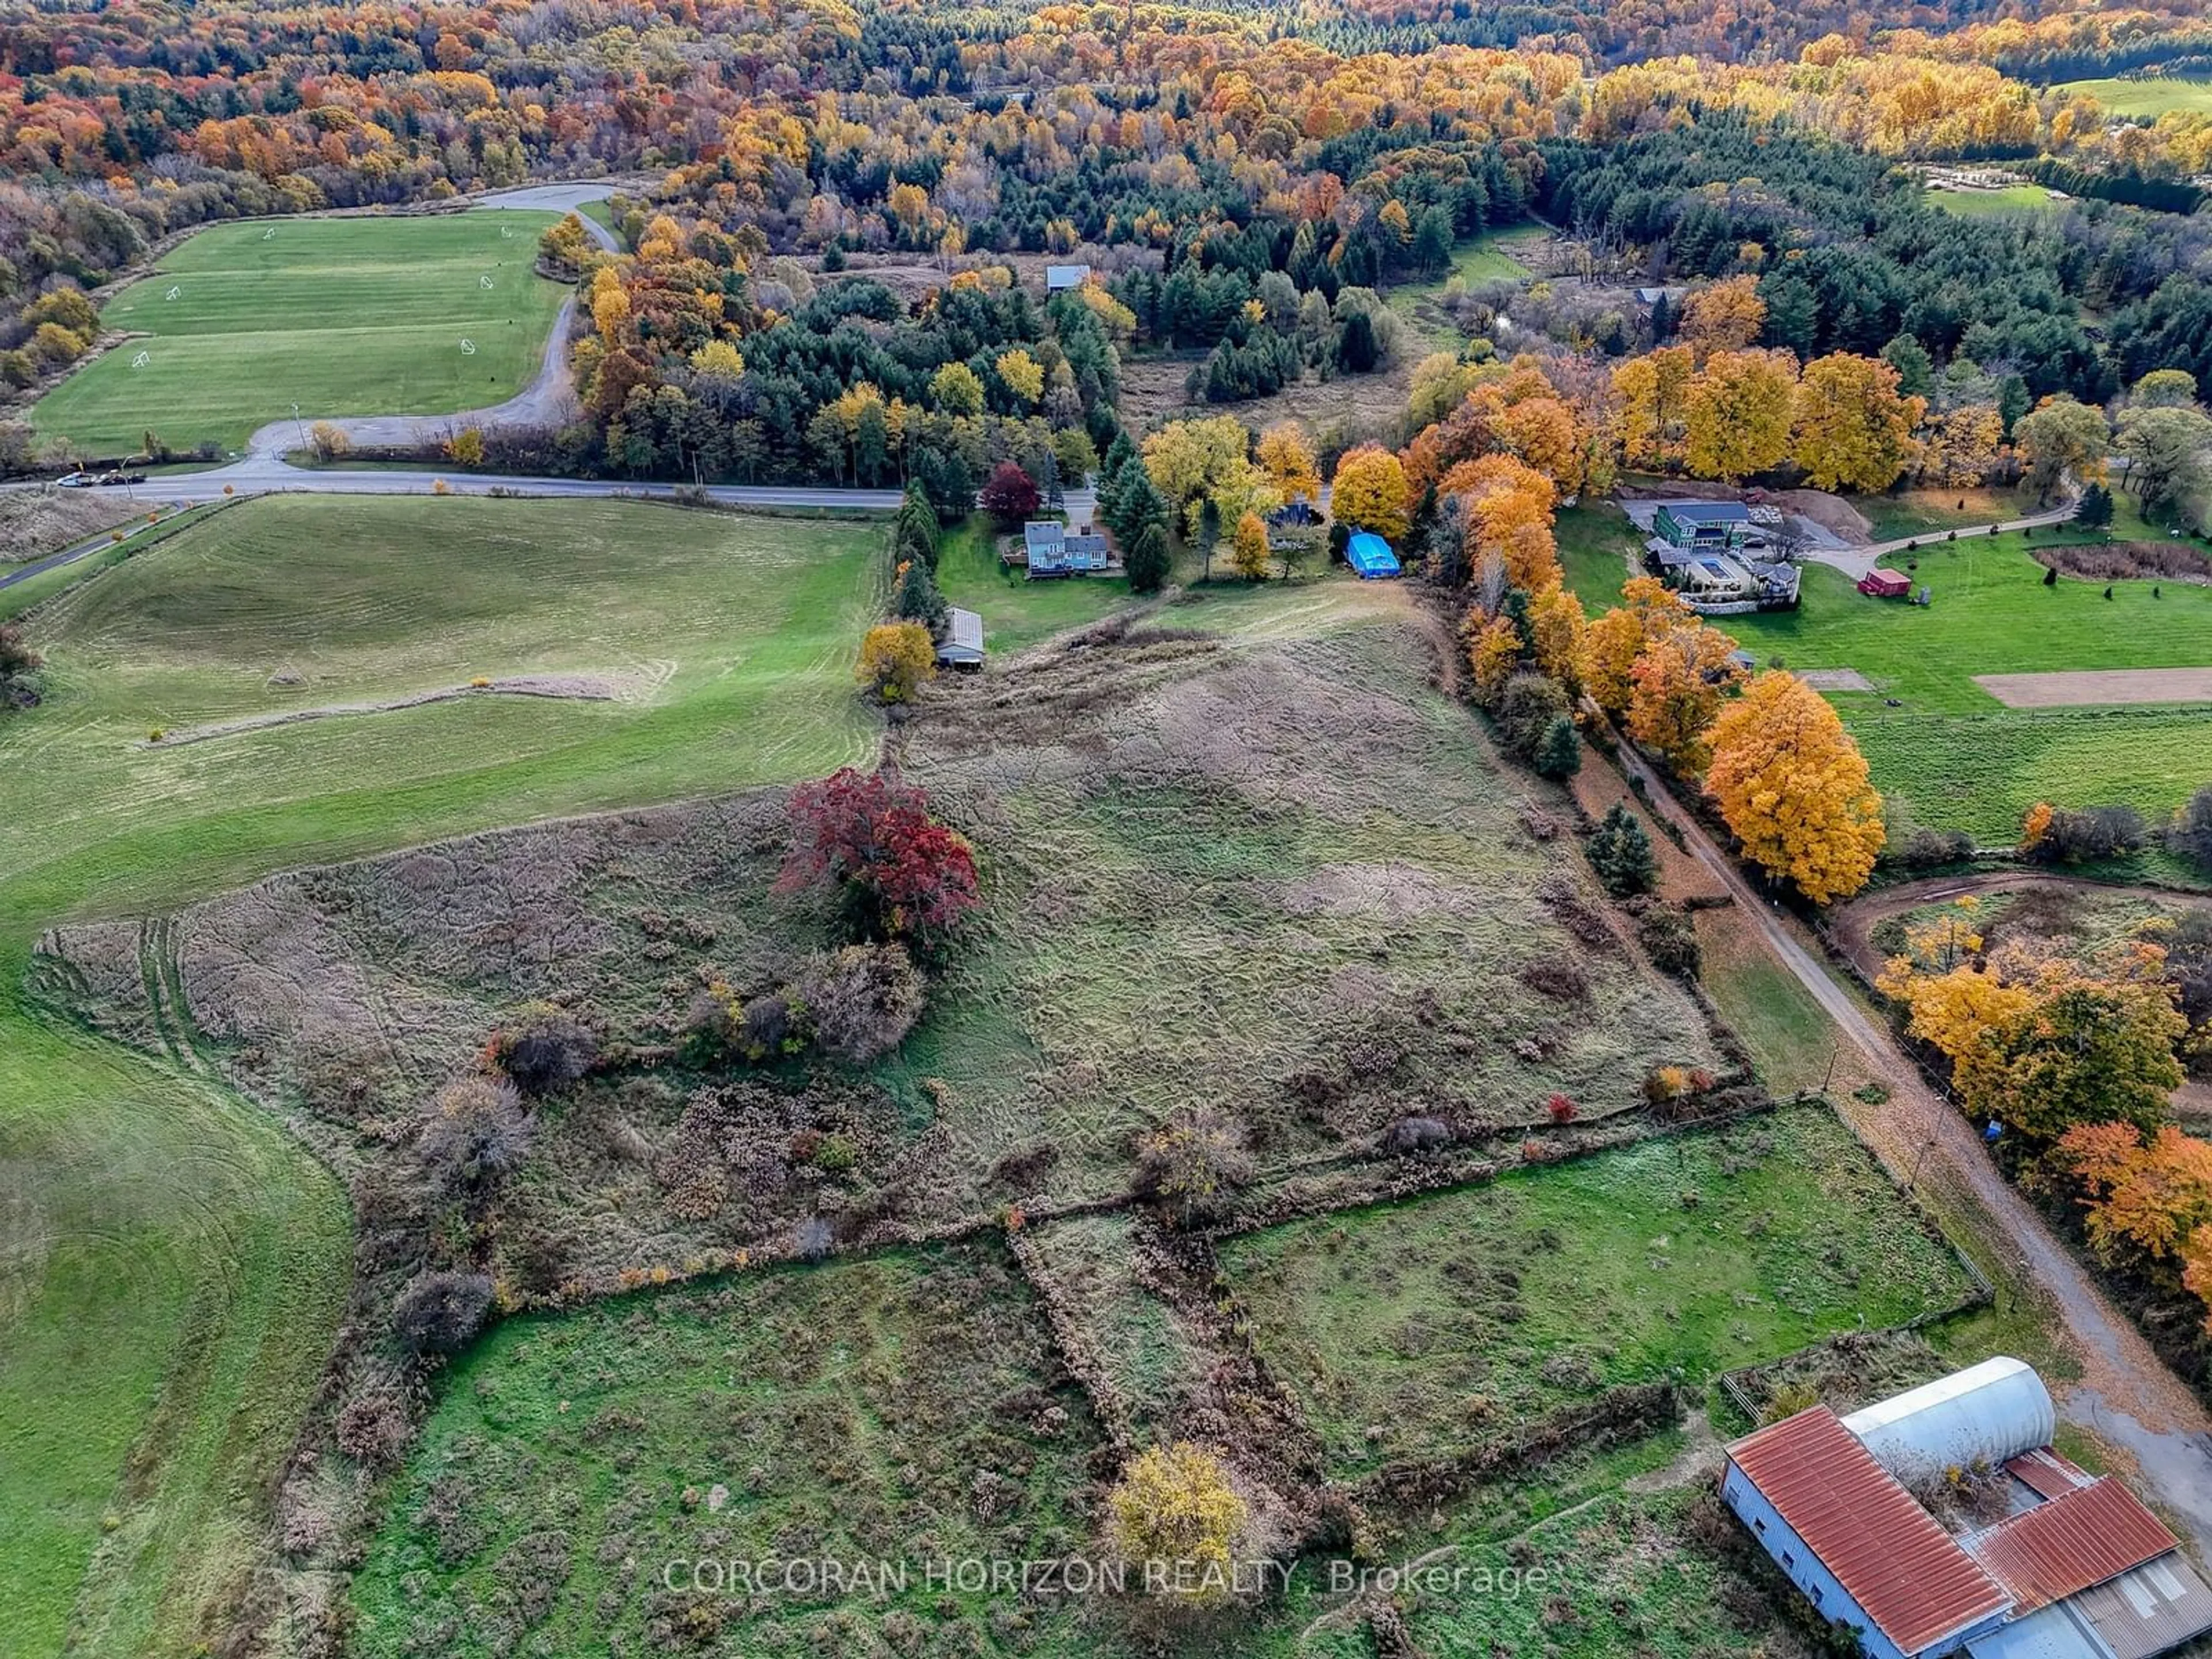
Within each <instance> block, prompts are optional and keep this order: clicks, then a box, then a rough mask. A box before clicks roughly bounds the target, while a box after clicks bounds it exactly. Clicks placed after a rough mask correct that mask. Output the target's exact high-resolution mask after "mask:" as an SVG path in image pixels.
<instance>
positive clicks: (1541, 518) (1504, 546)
mask: <svg viewBox="0 0 2212 1659" xmlns="http://www.w3.org/2000/svg"><path fill="white" fill-rule="evenodd" d="M1437 495H1439V496H1445V495H1451V496H1457V497H1459V498H1460V499H1461V500H1462V502H1463V503H1464V504H1465V507H1466V513H1467V540H1466V548H1467V562H1468V568H1469V569H1472V570H1480V569H1481V568H1482V567H1483V565H1484V563H1485V562H1486V561H1487V560H1488V559H1490V558H1492V557H1493V556H1494V557H1496V558H1497V559H1498V562H1500V563H1501V564H1502V565H1503V566H1504V570H1505V580H1506V585H1507V586H1509V587H1519V588H1523V589H1526V590H1527V591H1528V592H1529V593H1531V594H1536V593H1541V592H1544V591H1545V590H1546V589H1547V588H1552V587H1556V586H1559V579H1560V572H1559V545H1558V543H1557V542H1556V541H1555V540H1554V539H1553V535H1552V507H1553V501H1555V500H1557V495H1556V492H1555V491H1554V490H1553V487H1552V481H1551V479H1550V478H1548V477H1546V476H1545V475H1544V474H1543V473H1541V472H1540V471H1536V470H1535V469H1534V468H1533V467H1530V466H1528V465H1525V464H1524V463H1522V462H1521V461H1517V460H1516V459H1513V458H1512V457H1511V456H1510V455H1485V456H1482V457H1481V458H1480V459H1476V460H1472V461H1462V462H1461V463H1460V464H1459V465H1456V466H1455V467H1453V468H1452V469H1451V471H1449V472H1447V473H1445V474H1444V476H1443V478H1442V479H1441V480H1440V481H1439V482H1438V483H1437Z"/></svg>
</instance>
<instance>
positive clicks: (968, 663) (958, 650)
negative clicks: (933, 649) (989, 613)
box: [937, 605, 983, 669]
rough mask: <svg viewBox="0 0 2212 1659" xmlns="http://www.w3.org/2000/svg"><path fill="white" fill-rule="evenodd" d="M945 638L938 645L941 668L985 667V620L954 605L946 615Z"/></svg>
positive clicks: (938, 659)
mask: <svg viewBox="0 0 2212 1659" xmlns="http://www.w3.org/2000/svg"><path fill="white" fill-rule="evenodd" d="M945 616H946V621H945V637H944V638H943V639H942V640H939V641H938V643H937V664H938V666H939V667H940V668H968V669H975V668H981V666H982V665H983V618H982V617H981V616H980V615H978V614H977V613H976V612H975V611H963V610H962V609H961V608H960V607H959V606H958V605H954V606H952V607H951V610H950V611H947V612H946V613H945Z"/></svg>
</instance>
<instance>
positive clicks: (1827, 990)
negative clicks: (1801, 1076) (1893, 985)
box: [1620, 744, 2212, 1558]
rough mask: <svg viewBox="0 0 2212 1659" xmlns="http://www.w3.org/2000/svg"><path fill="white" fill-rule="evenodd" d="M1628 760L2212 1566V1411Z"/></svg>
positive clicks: (1908, 1165) (2108, 1433)
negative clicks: (1994, 1232)
mask: <svg viewBox="0 0 2212 1659" xmlns="http://www.w3.org/2000/svg"><path fill="white" fill-rule="evenodd" d="M1620 764H1621V766H1622V768H1623V769H1625V770H1626V773H1627V774H1628V775H1629V776H1630V777H1632V778H1635V777H1638V776H1640V777H1642V778H1643V779H1644V782H1645V784H1646V785H1647V786H1648V787H1649V793H1648V795H1647V796H1646V799H1647V801H1648V802H1650V810H1651V811H1654V812H1656V813H1657V814H1659V815H1660V816H1662V817H1665V818H1667V819H1668V821H1669V822H1671V823H1674V824H1675V825H1677V826H1678V827H1679V828H1680V829H1681V831H1682V833H1683V835H1684V836H1686V839H1687V841H1688V843H1689V848H1690V850H1691V852H1692V853H1693V854H1695V855H1696V856H1697V858H1698V860H1699V861H1700V862H1701V863H1703V864H1704V865H1705V866H1706V868H1707V869H1708V870H1710V871H1711V873H1712V875H1713V876H1714V878H1716V879H1717V880H1718V881H1719V882H1720V883H1721V884H1722V886H1723V887H1724V888H1725V889H1726V890H1727V891H1728V892H1729V894H1730V895H1731V896H1733V897H1734V898H1735V902H1736V904H1737V906H1738V907H1739V908H1741V909H1742V911H1743V912H1744V914H1745V915H1749V916H1752V917H1754V918H1756V919H1757V921H1758V924H1759V931H1760V932H1761V933H1763V934H1764V935H1765V938H1766V941H1767V944H1768V945H1770V946H1771V948H1772V950H1773V951H1774V954H1775V955H1776V956H1777V957H1779V958H1780V959H1781V961H1782V963H1783V965H1784V967H1786V968H1788V969H1790V972H1791V973H1792V974H1793V975H1796V978H1797V980H1798V981H1799V983H1801V984H1802V985H1803V986H1804V987H1805V988H1806V990H1807V991H1808V992H1809V993H1811V994H1812V996H1813V999H1814V1000H1815V1001H1816V1002H1818V1003H1819V1004H1820V1006H1821V1007H1822V1008H1823V1009H1824V1010H1825V1011H1826V1013H1827V1015H1828V1018H1830V1019H1832V1020H1833V1021H1834V1022H1835V1023H1836V1024H1837V1025H1838V1027H1840V1028H1841V1030H1842V1032H1843V1035H1844V1036H1845V1037H1847V1038H1848V1039H1849V1040H1850V1042H1853V1043H1855V1044H1856V1045H1857V1047H1858V1048H1860V1049H1861V1050H1862V1051H1863V1053H1864V1054H1865V1055H1866V1057H1867V1059H1868V1060H1869V1062H1870V1063H1871V1064H1872V1065H1873V1066H1875V1069H1876V1071H1877V1072H1878V1073H1880V1074H1881V1076H1883V1077H1884V1078H1886V1079H1888V1080H1889V1085H1890V1088H1891V1091H1892V1092H1891V1095H1890V1098H1889V1101H1888V1103H1887V1104H1886V1105H1885V1106H1883V1107H1882V1108H1881V1110H1880V1111H1879V1112H1877V1113H1873V1114H1869V1115H1867V1116H1866V1117H1865V1118H1864V1119H1863V1121H1861V1122H1860V1127H1861V1129H1862V1132H1863V1133H1864V1134H1865V1135H1866V1137H1867V1139H1869V1142H1870V1143H1871V1144H1872V1145H1873V1146H1874V1148H1875V1152H1877V1153H1878V1154H1879V1155H1880V1157H1881V1160H1882V1162H1883V1164H1885V1165H1886V1166H1887V1168H1888V1169H1889V1170H1890V1172H1891V1174H1892V1175H1893V1176H1897V1177H1898V1178H1899V1179H1901V1180H1907V1181H1909V1180H1910V1179H1911V1178H1912V1175H1913V1173H1914V1172H1920V1173H1925V1168H1924V1164H1925V1163H1930V1162H1932V1163H1933V1164H1936V1165H1937V1166H1940V1167H1941V1168H1942V1169H1943V1170H1948V1172H1949V1173H1950V1174H1951V1175H1952V1176H1954V1178H1955V1180H1956V1181H1957V1182H1958V1183H1959V1185H1960V1188H1962V1189H1963V1190H1964V1191H1965V1192H1966V1193H1967V1194H1971V1195H1972V1198H1973V1200H1974V1201H1975V1202H1977V1203H1978V1204H1979V1205H1980V1206H1981V1207H1982V1208H1983V1210H1984V1212H1987V1213H1988V1215H1989V1217H1990V1219H1991V1220H1992V1221H1993V1222H1994V1223H1995V1224H1996V1227H1997V1229H1998V1230H1999V1231H2000V1232H2001V1233H2002V1237H2004V1238H2006V1239H2007V1240H2008V1242H2009V1247H2010V1251H2011V1253H2012V1255H2013V1257H2014V1261H2013V1265H2014V1266H2015V1267H2016V1268H2017V1269H2019V1270H2020V1271H2021V1273H2025V1274H2026V1275H2027V1277H2028V1278H2030V1279H2033V1281H2034V1283H2035V1285H2037V1286H2038V1287H2039V1289H2041V1290H2042V1291H2044V1292H2045V1294H2047V1295H2048V1296H2049V1297H2051V1302H2052V1304H2053V1305H2054V1306H2055V1307H2056V1308H2057V1310H2058V1313H2059V1315H2060V1316H2061V1318H2062V1319H2063V1322H2064V1323H2065V1326H2066V1329H2067V1332H2068V1334H2069V1336H2070V1337H2071V1338H2072V1340H2073V1346H2074V1348H2075V1351H2076V1352H2077V1354H2078V1356H2079V1358H2080V1359H2081V1379H2080V1380H2079V1381H2078V1382H2075V1383H2062V1384H2059V1385H2058V1386H2057V1387H2056V1388H2054V1389H2052V1393H2053V1395H2055V1396H2056V1397H2057V1402H2058V1412H2059V1415H2060V1416H2061V1417H2062V1418H2063V1419H2065V1420H2066V1421H2067V1422H2069V1423H2072V1424H2074V1425H2076V1426H2078V1427H2080V1428H2083V1429H2086V1430H2087V1431H2090V1432H2091V1433H2093V1434H2095V1435H2097V1436H2098V1437H2100V1438H2102V1439H2103V1440H2105V1441H2106V1442H2108V1443H2111V1444H2112V1445H2115V1446H2117V1447H2119V1448H2121V1449H2123V1450H2124V1451H2125V1452H2126V1453H2127V1454H2128V1455H2130V1456H2131V1457H2133V1458H2134V1459H2135V1461H2136V1464H2137V1466H2138V1467H2137V1468H2136V1471H2135V1472H2134V1473H2135V1478H2136V1480H2138V1481H2139V1482H2140V1484H2141V1485H2142V1487H2143V1488H2144V1489H2145V1491H2146V1492H2148V1494H2149V1496H2150V1498H2151V1499H2152V1500H2153V1502H2154V1503H2155V1504H2158V1505H2159V1506H2160V1508H2162V1509H2163V1510H2165V1511H2166V1513H2167V1514H2168V1515H2170V1516H2172V1517H2173V1518H2174V1519H2175V1520H2176V1521H2177V1522H2179V1524H2180V1525H2182V1526H2183V1527H2184V1528H2186V1529H2187V1531H2188V1532H2189V1534H2191V1537H2192V1538H2193V1540H2194V1541H2195V1543H2196V1545H2197V1552H2198V1553H2199V1554H2200V1556H2204V1557H2208V1558H2212V1417H2208V1416H2207V1414H2206V1413H2205V1410H2204V1407H2203V1404H2202V1403H2201V1402H2199V1401H2198V1400H2197V1397H2196V1395H2193V1394H2191V1392H2190V1391H2189V1389H2187V1388H2186V1387H2185V1385H2184V1384H2183V1383H2182V1382H2181V1379H2180V1378H2179V1377H2177V1376H2174V1374H2173V1373H2172V1371H2170V1370H2167V1369H2166V1366H2165V1364H2163V1363H2162V1362H2161V1361H2160V1359H2159V1358H2158V1356H2157V1355H2156V1354H2154V1352H2151V1347H2150V1345H2149V1344H2148V1342H2146V1341H2145V1340H2143V1337H2142V1333H2141V1332H2140V1331H2138V1330H2136V1328H2135V1326H2134V1325H2133V1324H2132V1323H2130V1322H2129V1321H2128V1320H2127V1318H2126V1317H2125V1316H2124V1315H2122V1314H2121V1313H2119V1312H2118V1310H2116V1309H2114V1308H2113V1306H2112V1304H2111V1303H2109V1302H2107V1301H2106V1299H2105V1295H2104V1292H2103V1291H2100V1290H2099V1289H2098V1287H2097V1285H2096V1284H2095V1282H2094V1281H2093V1280H2092V1279H2090V1277H2089V1275H2088V1274H2087V1273H2086V1272H2085V1271H2084V1270H2083V1268H2082V1267H2081V1263H2080V1262H2079V1261H2075V1258H2074V1256H2073V1255H2072V1253H2071V1252H2070V1251H2069V1250H2068V1249H2067V1248H2066V1247H2065V1246H2064V1245H2063V1244H2062V1243H2059V1241H2058V1240H2057V1238H2055V1237H2052V1235H2051V1231H2050V1229H2049V1228H2047V1227H2045V1225H2044V1224H2043V1218H2042V1217H2040V1216H2039V1215H2038V1214H2037V1213H2036V1212H2035V1211H2034V1210H2033V1208H2032V1207H2030V1206H2029V1205H2028V1203H2027V1200H2025V1199H2023V1198H2021V1195H2020V1194H2019V1193H2018V1192H2016V1191H2015V1190H2014V1188H2012V1186H2011V1185H2010V1183H2008V1182H2007V1181H2006V1180H2005V1179H2004V1177H2003V1176H2002V1175H2000V1174H1999V1173H1998V1172H1997V1168H1996V1164H1994V1163H1993V1162H1991V1160H1990V1157H1989V1155H1988V1153H1987V1152H1984V1150H1983V1148H1982V1144H1981V1138H1980V1136H1978V1134H1977V1133H1975V1132H1974V1128H1973V1126H1972V1124H1970V1123H1968V1122H1967V1121H1966V1118H1965V1117H1964V1116H1963V1115H1961V1114H1960V1112H1959V1111H1958V1110H1957V1109H1955V1108H1954V1107H1953V1106H1952V1105H1951V1104H1950V1103H1948V1102H1947V1101H1944V1100H1942V1099H1940V1098H1938V1097H1937V1096H1936V1092H1935V1091H1933V1090H1931V1089H1930V1088H1929V1087H1928V1086H1927V1085H1926V1084H1925V1083H1924V1082H1923V1080H1922V1079H1921V1075H1920V1071H1919V1068H1918V1067H1917V1066H1915V1065H1914V1064H1913V1063H1912V1061H1911V1060H1909V1059H1907V1058H1906V1057H1905V1055H1904V1054H1902V1053H1900V1052H1899V1050H1898V1048H1896V1046H1895V1045H1894V1044H1893V1043H1892V1042H1890V1040H1889V1037H1888V1035H1887V1033H1886V1032H1884V1031H1883V1030H1881V1027H1880V1026H1878V1025H1877V1024H1875V1022H1874V1021H1873V1020H1871V1019H1869V1018H1867V1016H1866V1013H1865V1012H1864V1011H1863V1009H1861V1008H1860V1006H1859V1005H1858V1004H1857V1002H1856V1001H1854V1000H1852V999H1851V997H1850V994H1848V993H1847V992H1846V991H1845V990H1844V987H1842V986H1841V985H1839V984H1838V982H1837V981H1836V980H1835V978H1834V977H1833V975H1831V974H1830V973H1829V972H1828V970H1827V969H1826V966H1825V965H1823V964H1822V963H1820V961H1819V960H1818V959H1817V958H1815V957H1814V955H1813V953H1812V952H1811V951H1808V950H1807V949H1806V948H1805V947H1804V945H1802V944H1801V943H1799V941H1798V939H1797V937H1796V933H1794V932H1792V931H1791V930H1790V927H1788V926H1787V925H1785V923H1784V921H1783V920H1782V919H1781V917H1780V915H1779V914H1778V911H1777V910H1776V908H1775V907H1773V906H1772V905H1771V903H1770V902H1769V901H1767V900H1766V899H1765V898H1763V897H1762V896H1759V894H1758V893H1757V892H1756V891H1754V890H1753V888H1752V885H1751V884H1750V883H1749V882H1748V881H1747V880H1746V879H1745V878H1744V876H1743V874H1742V872H1741V870H1739V869H1738V868H1737V866H1736V863H1735V860H1733V859H1731V858H1729V856H1728V855H1727V854H1725V853H1723V851H1722V850H1721V849H1720V848H1719V847H1718V846H1717V845H1716V844H1715V843H1714V842H1713V840H1712V838H1711V836H1708V835H1707V834H1706V833H1705V829H1704V827H1703V826H1702V825H1700V824H1699V823H1698V822H1697V821H1696V820H1695V819H1694V818H1692V817H1690V815H1689V814H1688V813H1687V812H1686V811H1683V810H1682V808H1681V807H1680V805H1678V804H1677V803H1676V802H1675V801H1674V798H1673V797H1672V796H1670V795H1669V794H1668V793H1667V789H1666V786H1665V785H1664V784H1662V783H1661V782H1660V781H1659V780H1658V779H1657V778H1656V777H1655V776H1654V775H1652V773H1651V769H1650V768H1649V767H1648V766H1646V765H1645V764H1644V762H1643V760H1642V759H1641V758H1640V757H1638V756H1637V755H1636V754H1635V753H1634V752H1633V751H1632V750H1631V749H1630V748H1629V747H1628V746H1627V745H1626V744H1622V745H1621V748H1620Z"/></svg>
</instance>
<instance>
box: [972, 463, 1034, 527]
mask: <svg viewBox="0 0 2212 1659" xmlns="http://www.w3.org/2000/svg"><path fill="white" fill-rule="evenodd" d="M975 499H976V501H978V502H980V503H981V505H982V508H983V510H984V511H985V512H986V513H989V514H990V515H991V516H992V517H993V518H994V519H996V520H998V521H999V522H1000V524H1009V525H1010V524H1018V523H1020V522H1021V521H1022V520H1024V519H1033V518H1035V517H1036V510H1037V507H1038V505H1039V503H1040V502H1042V501H1043V499H1044V498H1043V497H1042V495H1038V494H1037V487H1036V480H1034V479H1032V478H1031V477H1030V475H1029V474H1028V473H1026V472H1024V471H1022V470H1021V468H1020V467H1019V466H1018V465H1015V464H1014V463H1013V462H1012V461H1000V463H999V465H998V466H997V467H996V468H995V469H994V471H992V473H991V476H990V477H988V478H987V479H986V480H985V481H984V483H983V488H982V489H981V491H979V492H978V493H977V495H976V496H975Z"/></svg>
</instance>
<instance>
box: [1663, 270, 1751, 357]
mask: <svg viewBox="0 0 2212 1659" xmlns="http://www.w3.org/2000/svg"><path fill="white" fill-rule="evenodd" d="M1765 325H1766V302H1765V301H1763V300H1761V299H1760V298H1759V278H1758V277H1756V276H1731V277H1729V278H1728V279H1727V280H1726V281H1725V282H1719V283H1713V284H1712V285H1711V287H1710V288H1701V289H1699V290H1698V291H1697V292H1696V293H1694V294H1692V295H1690V297H1689V298H1688V299H1687V300H1686V301H1683V304H1682V326H1681V330H1680V332H1681V336H1682V342H1683V343H1684V344H1686V345H1687V346H1688V347H1689V348H1690V349H1692V351H1694V352H1696V353H1697V355H1698V356H1700V357H1703V356H1705V355H1706V354H1707V353H1709V352H1714V351H1741V350H1742V349H1744V348H1745V347H1746V346H1747V345H1749V344H1750V343H1752V342H1753V340H1756V339H1757V338H1758V337H1759V330H1760V329H1762V328H1764V327H1765Z"/></svg>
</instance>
